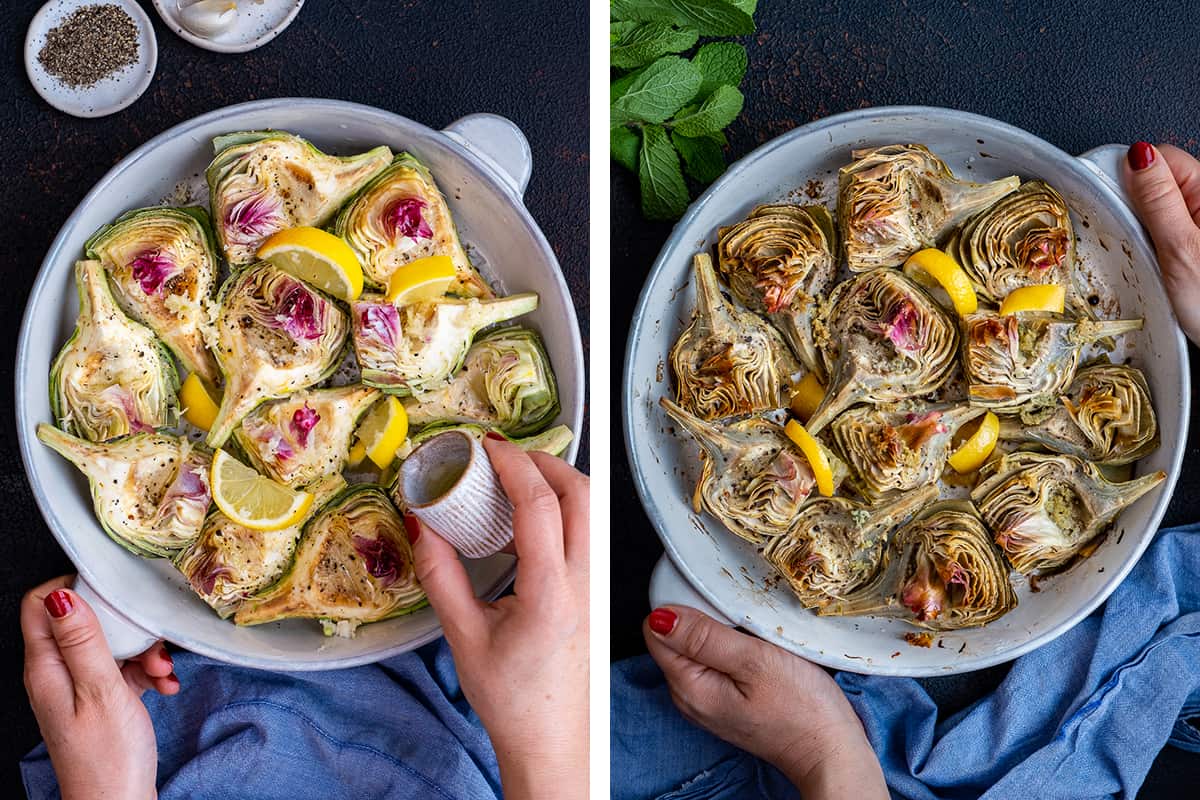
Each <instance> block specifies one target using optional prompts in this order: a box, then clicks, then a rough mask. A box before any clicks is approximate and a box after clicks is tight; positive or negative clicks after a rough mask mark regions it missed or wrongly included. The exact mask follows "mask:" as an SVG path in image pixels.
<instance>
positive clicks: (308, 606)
mask: <svg viewBox="0 0 1200 800" xmlns="http://www.w3.org/2000/svg"><path fill="white" fill-rule="evenodd" d="M425 605H427V601H426V599H425V591H424V590H423V589H422V588H421V585H420V584H419V583H417V576H416V573H415V572H414V570H413V558H412V548H411V547H410V546H409V543H408V536H407V534H406V533H405V532H404V523H403V521H402V520H401V519H400V513H399V512H398V511H396V507H395V506H393V505H392V501H391V500H389V499H388V496H387V494H386V493H385V492H384V491H383V489H381V488H380V487H378V486H372V485H370V484H362V485H359V486H352V487H350V488H349V489H346V490H345V491H343V492H342V493H341V494H339V495H338V496H336V497H335V498H334V499H333V500H331V501H329V503H327V504H326V505H325V506H324V507H323V508H322V509H321V510H320V511H318V512H317V513H316V514H315V515H314V516H313V517H312V518H310V519H309V520H308V522H306V523H305V524H304V532H303V534H302V535H301V537H300V541H299V543H298V544H297V545H296V553H295V557H294V558H293V560H292V563H291V565H290V566H289V567H288V569H287V571H286V572H285V573H284V575H283V576H282V577H281V578H280V579H279V580H278V581H276V582H275V584H273V585H272V586H270V587H269V588H267V589H266V590H264V591H263V592H261V593H260V594H259V595H257V596H255V597H254V598H252V599H250V600H248V601H247V602H246V603H245V604H243V605H242V607H241V608H239V609H238V611H237V613H236V614H235V615H234V621H235V622H236V623H237V624H238V625H260V624H262V623H264V622H274V621H275V620H279V619H286V618H289V617H304V618H308V619H327V620H330V621H333V622H347V623H349V624H350V625H352V626H357V625H363V624H365V623H368V622H378V621H380V620H384V619H389V618H391V617H398V616H401V615H402V614H408V613H411V612H413V611H416V610H417V609H419V608H422V607H423V606H425Z"/></svg>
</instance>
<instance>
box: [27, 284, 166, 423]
mask: <svg viewBox="0 0 1200 800" xmlns="http://www.w3.org/2000/svg"><path fill="white" fill-rule="evenodd" d="M75 286H76V288H77V289H78V291H79V319H78V320H77V321H76V323H75V332H74V333H73V334H71V338H70V339H68V340H67V343H66V344H65V345H63V348H62V350H60V351H59V353H58V357H57V358H55V359H54V364H53V366H51V368H50V410H51V411H52V412H53V413H54V419H55V422H56V423H57V424H58V425H59V426H60V427H61V428H62V429H63V430H65V431H68V432H70V433H73V434H78V435H79V436H82V437H83V438H85V439H87V440H89V441H93V442H104V441H108V440H109V439H115V438H117V437H120V436H127V435H129V434H131V433H149V432H151V431H154V430H155V429H157V428H166V427H170V426H171V425H174V424H175V418H176V407H177V400H176V393H177V392H178V391H179V375H178V374H177V373H176V372H175V362H174V361H172V360H171V354H170V353H168V352H167V350H166V348H164V347H163V346H162V343H161V342H159V341H158V339H156V338H154V334H153V333H151V332H150V329H149V328H147V327H146V326H144V325H142V324H141V323H139V322H135V321H133V320H131V319H129V318H128V317H126V316H125V313H124V312H123V311H121V309H120V308H119V307H118V306H117V303H116V301H115V300H114V299H113V296H112V292H110V291H109V286H108V277H107V275H106V274H105V272H104V268H103V267H102V266H101V265H100V262H99V261H77V262H75Z"/></svg>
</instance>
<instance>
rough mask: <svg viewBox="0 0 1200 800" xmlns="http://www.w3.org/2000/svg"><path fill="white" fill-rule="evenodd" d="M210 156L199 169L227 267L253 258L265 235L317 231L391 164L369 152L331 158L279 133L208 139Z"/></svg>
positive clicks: (381, 152) (382, 152)
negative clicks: (306, 229) (302, 228)
mask: <svg viewBox="0 0 1200 800" xmlns="http://www.w3.org/2000/svg"><path fill="white" fill-rule="evenodd" d="M213 150H214V151H215V152H216V156H215V157H214V158H213V160H212V163H211V164H209V166H208V169H207V170H206V171H205V173H204V175H205V178H206V179H207V180H208V192H209V196H210V199H211V202H212V218H213V225H214V226H215V228H216V231H217V241H218V242H220V244H221V249H222V251H223V252H224V254H225V258H226V259H227V260H228V261H229V263H230V264H232V265H234V266H241V265H243V264H249V263H251V262H253V261H254V259H255V255H256V254H257V253H258V248H259V246H260V245H261V244H262V243H263V242H264V241H266V239H267V238H268V237H269V236H270V235H271V234H273V233H277V232H278V231H281V230H284V229H285V228H294V227H297V226H300V225H312V226H316V227H321V226H322V225H324V224H325V223H327V222H329V220H330V219H331V218H332V217H333V215H334V214H335V213H336V212H337V210H338V209H339V208H341V206H342V203H344V202H346V200H347V198H349V197H350V196H351V195H353V194H354V193H355V192H356V191H358V189H359V187H361V186H362V185H363V184H364V183H366V182H367V181H368V180H370V179H371V178H372V177H374V176H375V175H377V174H378V173H379V172H380V171H381V170H383V169H384V168H385V167H386V166H387V165H388V164H389V163H390V162H391V160H392V151H391V150H389V149H388V148H386V147H382V146H381V147H376V148H374V149H373V150H368V151H367V152H365V153H362V154H360V155H356V156H345V157H339V156H331V155H326V154H325V153H322V152H321V151H320V150H318V149H317V148H316V147H315V146H313V144H312V143H311V142H309V141H307V140H305V139H301V138H300V137H299V136H296V135H294V134H291V133H286V132H284V131H243V132H239V133H228V134H225V135H224V136H218V137H217V138H215V139H213Z"/></svg>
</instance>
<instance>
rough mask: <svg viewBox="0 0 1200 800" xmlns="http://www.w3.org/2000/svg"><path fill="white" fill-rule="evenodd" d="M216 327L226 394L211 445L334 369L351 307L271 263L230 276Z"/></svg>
mask: <svg viewBox="0 0 1200 800" xmlns="http://www.w3.org/2000/svg"><path fill="white" fill-rule="evenodd" d="M215 327H216V334H215V335H216V348H215V349H216V353H217V362H218V364H220V367H221V371H222V372H223V373H224V375H225V394H224V395H223V396H222V398H221V409H220V411H219V413H218V414H217V419H216V420H215V421H214V422H213V425H212V428H211V430H210V431H209V434H208V444H209V446H211V447H220V446H221V445H222V444H224V442H225V440H226V439H228V438H229V435H230V434H231V433H233V431H234V430H235V429H236V428H237V426H238V424H239V423H241V421H242V419H243V418H244V417H245V416H246V415H247V414H249V413H250V412H251V411H252V410H254V409H255V408H256V407H258V405H259V404H261V403H263V402H264V401H267V400H275V399H278V398H282V397H287V396H288V395H290V394H292V393H293V392H297V391H299V390H301V389H306V388H308V387H309V386H312V385H313V384H316V383H319V382H321V381H323V380H325V379H326V378H328V377H329V376H330V375H332V374H333V372H334V370H336V369H337V367H338V364H339V363H340V362H341V360H342V354H343V351H344V350H345V346H346V342H347V340H348V338H349V333H350V330H349V329H350V322H349V320H348V319H347V317H346V313H345V312H344V311H342V310H341V309H340V308H339V307H338V305H337V304H336V303H334V302H333V301H332V300H330V299H329V298H328V297H326V296H325V295H323V294H321V293H320V292H319V291H317V290H316V289H314V288H312V287H311V286H309V285H308V284H306V283H304V282H303V281H299V280H297V279H295V278H293V277H292V276H290V275H288V274H287V273H286V272H283V271H282V270H280V269H278V268H276V267H274V266H272V265H271V264H268V263H266V262H261V263H259V264H255V265H254V266H252V267H248V268H246V269H244V270H242V271H241V272H235V273H234V274H233V275H230V276H229V278H228V279H227V280H226V281H225V285H224V286H222V287H221V293H220V295H219V304H218V310H217V319H216V326H215Z"/></svg>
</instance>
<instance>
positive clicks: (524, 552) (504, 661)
mask: <svg viewBox="0 0 1200 800" xmlns="http://www.w3.org/2000/svg"><path fill="white" fill-rule="evenodd" d="M484 447H485V448H486V449H487V452H488V456H489V457H490V458H491V461H492V465H493V466H494V467H495V468H496V472H497V473H498V474H499V476H500V482H501V484H502V485H503V486H504V491H505V492H506V493H507V494H508V497H509V499H510V500H511V501H512V504H513V529H514V543H515V545H516V554H517V558H518V561H517V579H516V583H515V585H514V594H511V595H509V596H507V597H502V598H500V599H499V600H497V601H496V602H494V603H484V602H482V601H480V600H478V599H476V597H475V592H474V590H473V589H472V588H471V581H470V579H469V578H468V577H467V572H466V570H465V569H464V568H463V565H462V562H460V561H459V560H458V555H457V553H455V551H454V548H453V547H451V546H450V545H449V544H448V543H447V542H446V541H445V540H443V539H442V538H440V537H439V536H437V535H436V534H435V533H433V532H431V531H430V530H429V528H427V527H425V526H424V525H423V524H421V523H420V522H419V521H418V520H417V519H416V518H415V517H412V516H406V517H405V525H406V527H408V531H409V538H410V539H412V540H413V554H414V558H415V561H416V571H417V578H418V579H419V580H420V581H421V585H422V586H423V587H424V588H425V592H426V593H427V594H428V595H429V602H430V603H431V604H432V605H433V607H434V609H435V610H436V611H437V613H438V619H440V620H441V623H442V628H443V629H444V631H445V634H446V640H447V641H448V642H449V643H450V649H451V651H452V652H453V653H454V664H455V666H456V667H457V669H458V675H459V679H460V680H461V681H462V687H463V693H464V694H465V695H466V696H467V699H468V700H469V701H470V703H471V707H472V708H474V709H475V712H476V713H477V714H479V718H480V720H482V721H483V724H484V726H485V727H486V728H487V731H488V734H489V735H490V736H491V739H492V745H493V746H494V747H495V749H496V757H497V759H498V760H499V763H500V780H501V783H502V784H503V786H504V796H505V797H506V798H509V800H520V798H531V797H554V798H563V800H567V798H575V797H586V796H587V785H588V782H587V776H588V772H587V758H588V479H587V477H586V476H584V475H582V474H581V473H579V472H577V471H576V470H574V469H573V468H572V467H571V466H569V465H568V464H567V463H566V462H565V461H563V460H561V459H559V458H555V457H554V456H550V455H546V454H544V453H525V452H524V451H522V450H521V449H520V448H519V447H517V446H516V445H514V444H512V443H510V442H507V441H504V440H503V439H499V440H498V439H495V438H492V437H491V435H489V438H488V439H487V440H485V441H484Z"/></svg>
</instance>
